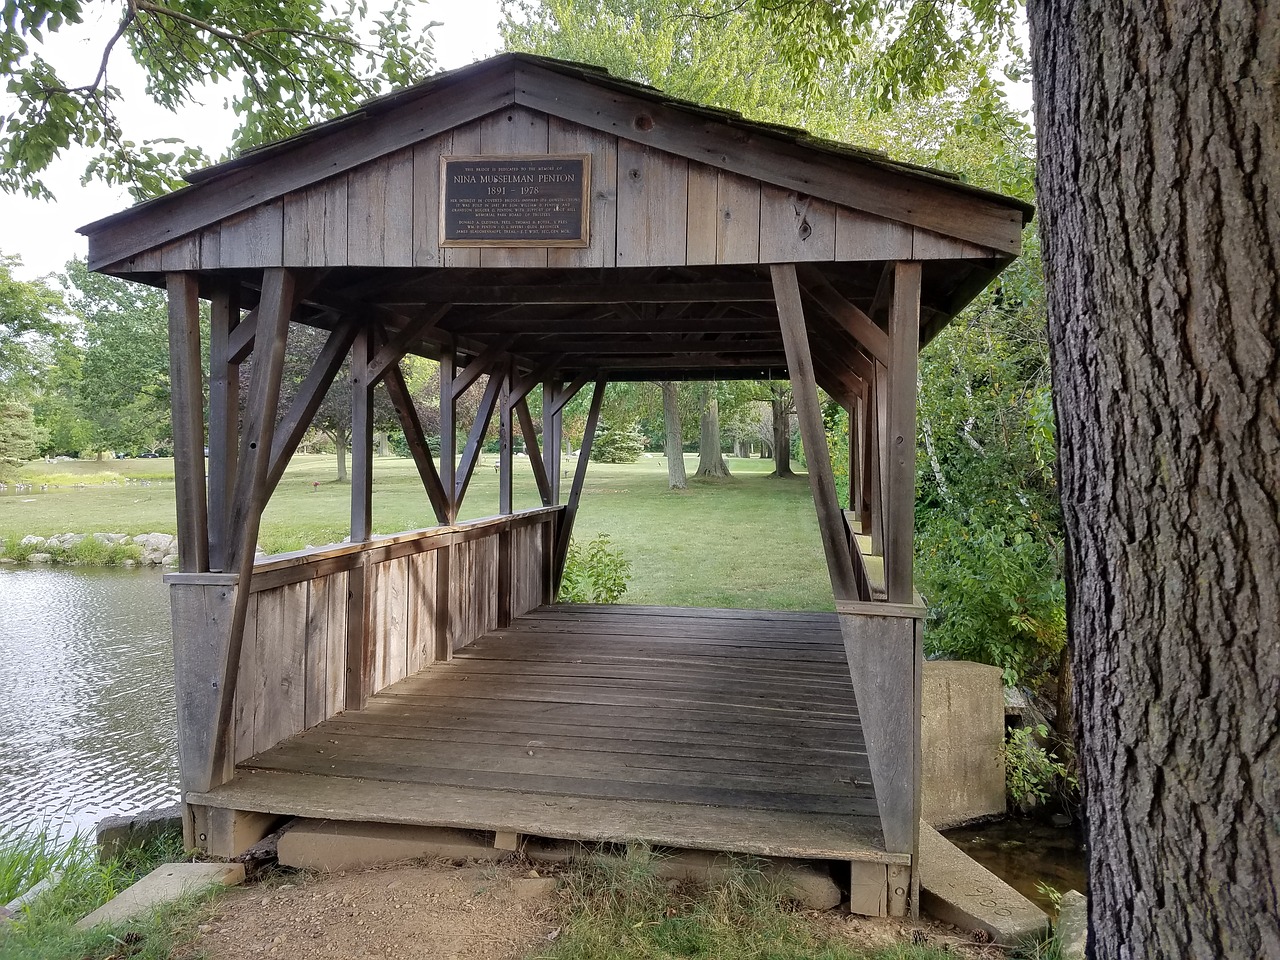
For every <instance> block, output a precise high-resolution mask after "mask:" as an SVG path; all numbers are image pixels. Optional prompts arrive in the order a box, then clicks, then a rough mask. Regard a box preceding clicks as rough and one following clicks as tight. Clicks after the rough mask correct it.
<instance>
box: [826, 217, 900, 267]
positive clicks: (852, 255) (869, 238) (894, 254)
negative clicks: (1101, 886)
mask: <svg viewBox="0 0 1280 960" xmlns="http://www.w3.org/2000/svg"><path fill="white" fill-rule="evenodd" d="M912 231H913V228H912V227H910V226H908V225H907V224H905V223H898V222H896V221H894V220H886V219H884V218H883V217H875V216H872V215H871V214H868V213H862V212H861V211H858V210H850V209H849V208H848V207H837V208H836V253H835V258H836V259H837V260H898V259H903V260H905V259H910V257H911V248H912Z"/></svg>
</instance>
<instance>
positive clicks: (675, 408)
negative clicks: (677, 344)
mask: <svg viewBox="0 0 1280 960" xmlns="http://www.w3.org/2000/svg"><path fill="white" fill-rule="evenodd" d="M658 386H660V387H661V388H662V425H663V429H664V430H665V432H666V453H667V487H668V488H669V489H671V490H687V489H688V487H689V480H688V478H687V477H686V476H685V472H684V433H683V427H682V426H681V423H680V398H679V396H678V394H677V392H676V391H677V388H678V384H676V383H675V382H674V381H671V380H664V381H662V382H661V383H660V384H658Z"/></svg>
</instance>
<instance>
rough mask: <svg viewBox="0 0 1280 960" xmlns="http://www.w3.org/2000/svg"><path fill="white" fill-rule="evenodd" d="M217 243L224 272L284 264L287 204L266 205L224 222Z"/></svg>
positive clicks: (219, 259)
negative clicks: (233, 269)
mask: <svg viewBox="0 0 1280 960" xmlns="http://www.w3.org/2000/svg"><path fill="white" fill-rule="evenodd" d="M218 244H219V252H218V266H220V267H223V268H224V269H225V268H230V267H251V268H257V269H261V268H263V267H278V266H280V265H282V264H283V263H284V203H283V202H282V201H279V200H277V201H275V202H274V203H264V204H262V205H261V206H257V207H254V208H253V209H251V210H247V211H245V212H244V213H240V214H236V215H235V216H231V217H228V218H227V219H226V220H223V221H222V228H221V236H220V237H219V241H218ZM206 266H207V265H206Z"/></svg>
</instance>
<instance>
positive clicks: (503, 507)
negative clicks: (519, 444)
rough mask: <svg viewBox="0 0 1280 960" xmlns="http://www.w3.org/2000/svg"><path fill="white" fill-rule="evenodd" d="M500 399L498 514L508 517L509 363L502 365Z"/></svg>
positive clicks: (509, 468)
mask: <svg viewBox="0 0 1280 960" xmlns="http://www.w3.org/2000/svg"><path fill="white" fill-rule="evenodd" d="M503 366H504V369H503V370H502V373H501V376H502V388H501V397H500V399H499V406H498V512H499V513H500V514H502V515H503V516H509V515H510V514H511V512H512V509H513V508H512V499H513V491H512V477H511V473H512V469H511V468H512V454H513V452H514V451H513V449H512V444H513V442H514V437H513V436H512V429H511V428H512V419H511V414H512V410H511V404H512V400H511V375H512V370H511V363H510V362H507V363H506V364H504V365H503Z"/></svg>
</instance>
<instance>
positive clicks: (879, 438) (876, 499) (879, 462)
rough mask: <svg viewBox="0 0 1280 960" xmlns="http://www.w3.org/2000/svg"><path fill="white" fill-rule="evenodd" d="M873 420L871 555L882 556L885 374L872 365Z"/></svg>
mask: <svg viewBox="0 0 1280 960" xmlns="http://www.w3.org/2000/svg"><path fill="white" fill-rule="evenodd" d="M873 392H874V393H875V419H874V421H873V422H872V436H871V461H872V467H873V472H872V476H871V483H872V486H871V552H872V553H875V554H878V555H880V556H884V550H885V547H884V544H885V539H886V538H887V536H888V504H887V498H888V485H889V467H888V457H889V454H888V451H887V450H886V444H887V443H888V438H889V373H888V370H887V369H886V368H885V366H884V364H880V363H877V364H876V376H875V390H874V391H873Z"/></svg>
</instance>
